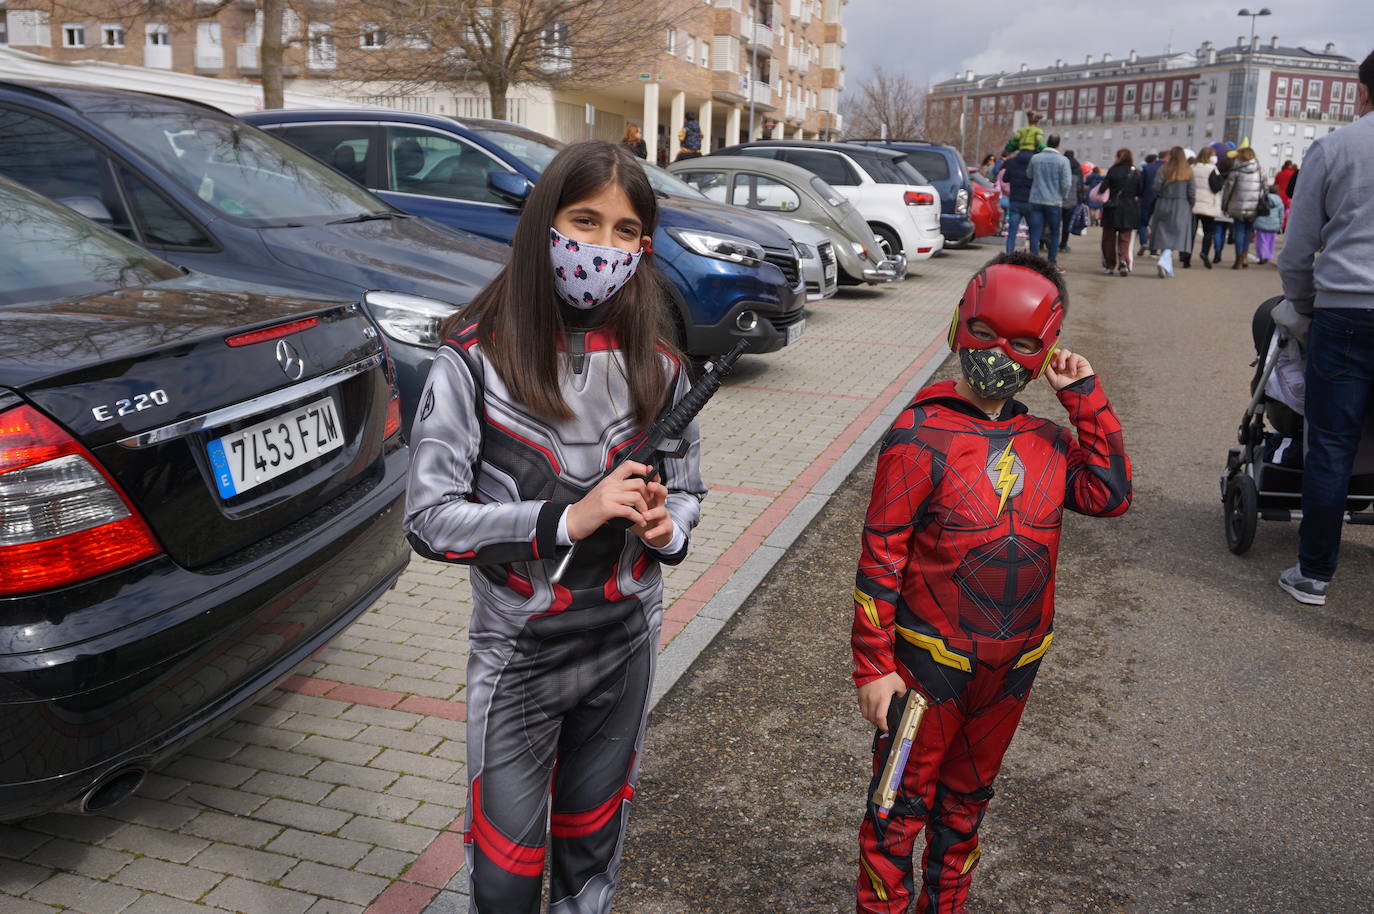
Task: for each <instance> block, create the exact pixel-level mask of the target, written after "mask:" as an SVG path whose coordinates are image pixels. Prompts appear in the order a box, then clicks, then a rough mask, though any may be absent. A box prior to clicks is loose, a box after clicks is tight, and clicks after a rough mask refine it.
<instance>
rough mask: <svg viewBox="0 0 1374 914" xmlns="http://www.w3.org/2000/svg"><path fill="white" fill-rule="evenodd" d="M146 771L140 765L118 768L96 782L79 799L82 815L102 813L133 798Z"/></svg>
mask: <svg viewBox="0 0 1374 914" xmlns="http://www.w3.org/2000/svg"><path fill="white" fill-rule="evenodd" d="M147 774H148V769H147V768H145V767H143V766H142V765H129V766H127V767H124V768H119V769H117V770H115V771H113V772H111V773H109V774H107V775H105V776H104V777H102V778H101V779H100V780H99V781H96V783H95V786H94V787H92V788H91V789H90V790H88V791H86V794H85V796H83V797H82V798H81V802H80V804H79V805H80V807H81V811H82V812H84V813H97V812H104V811H105V810H107V809H109V808H110V807H112V806H114V805H116V804H118V803H122V802H124V801H125V800H127V799H128V798H129V797H131V796H133V794H134V792H135V791H137V790H138V788H139V787H140V786H142V784H143V779H144V777H146V776H147Z"/></svg>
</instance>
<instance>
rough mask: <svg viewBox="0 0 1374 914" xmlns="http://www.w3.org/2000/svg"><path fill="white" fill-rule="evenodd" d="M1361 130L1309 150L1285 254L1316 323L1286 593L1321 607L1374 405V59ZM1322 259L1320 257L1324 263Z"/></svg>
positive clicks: (1287, 279)
mask: <svg viewBox="0 0 1374 914" xmlns="http://www.w3.org/2000/svg"><path fill="white" fill-rule="evenodd" d="M1359 79H1360V84H1359V87H1358V89H1357V90H1356V92H1357V94H1356V108H1357V111H1358V113H1359V115H1360V117H1359V120H1357V121H1355V122H1354V123H1353V124H1349V125H1347V126H1345V127H1342V128H1341V129H1339V130H1337V131H1335V132H1334V133H1328V134H1327V135H1326V136H1323V137H1321V138H1319V139H1318V140H1317V141H1316V142H1315V143H1313V144H1312V146H1311V148H1309V149H1308V150H1307V155H1306V156H1304V158H1303V162H1302V170H1303V172H1304V173H1305V174H1306V175H1307V177H1305V178H1303V179H1302V183H1301V184H1300V185H1299V188H1298V191H1297V192H1296V193H1294V194H1293V208H1292V210H1291V211H1290V212H1289V215H1288V235H1287V238H1286V239H1285V240H1284V245H1283V250H1282V251H1281V252H1280V253H1279V260H1278V266H1279V275H1280V276H1281V277H1282V278H1283V294H1284V297H1285V298H1287V299H1288V300H1289V301H1290V302H1292V303H1293V305H1294V307H1295V308H1296V309H1297V311H1298V312H1299V313H1300V314H1308V315H1311V316H1312V323H1311V327H1310V329H1309V330H1308V333H1307V369H1306V381H1307V395H1306V398H1305V405H1304V412H1305V414H1306V415H1305V416H1304V419H1305V420H1306V425H1307V453H1306V454H1305V455H1304V463H1303V475H1302V526H1301V527H1299V529H1298V563H1297V564H1296V565H1294V566H1293V567H1292V568H1289V569H1287V570H1286V571H1284V572H1283V574H1281V575H1280V576H1279V586H1280V587H1282V588H1283V589H1284V591H1285V592H1287V593H1288V594H1289V596H1291V597H1293V599H1295V600H1297V601H1298V602H1300V603H1308V604H1313V605H1321V604H1323V603H1325V602H1326V591H1327V588H1328V586H1329V585H1330V583H1331V579H1332V577H1334V576H1335V573H1336V563H1337V560H1338V559H1339V557H1340V548H1341V530H1342V527H1343V525H1344V521H1345V510H1346V495H1347V493H1348V490H1349V488H1350V472H1351V469H1352V468H1353V466H1354V462H1355V451H1356V449H1357V448H1358V447H1359V443H1360V435H1361V432H1362V430H1363V429H1364V425H1365V420H1366V417H1367V415H1368V410H1369V407H1370V405H1371V403H1372V402H1374V194H1370V192H1369V188H1371V187H1374V156H1371V155H1370V154H1369V151H1370V150H1371V149H1374V53H1372V54H1370V55H1369V56H1368V57H1366V58H1365V59H1364V62H1363V63H1361V64H1360V69H1359ZM1318 253H1320V254H1321V256H1320V257H1318V256H1317V254H1318Z"/></svg>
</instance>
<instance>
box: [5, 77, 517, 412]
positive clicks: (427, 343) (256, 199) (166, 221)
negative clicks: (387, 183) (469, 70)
mask: <svg viewBox="0 0 1374 914" xmlns="http://www.w3.org/2000/svg"><path fill="white" fill-rule="evenodd" d="M0 175H5V176H7V177H10V178H12V179H14V180H16V181H18V182H20V183H21V184H25V185H27V186H29V187H31V188H33V189H34V190H37V191H38V192H39V193H42V194H44V195H46V196H48V197H52V198H54V199H57V200H59V201H60V202H63V203H66V204H68V205H69V206H71V207H73V208H74V209H76V210H77V211H78V212H80V213H81V214H82V215H85V216H87V217H89V218H91V219H93V220H95V221H96V222H99V223H101V224H102V225H106V226H108V227H110V228H112V229H114V230H115V231H117V232H119V233H120V234H122V235H124V236H125V237H127V238H130V239H132V240H134V241H136V242H138V243H139V244H140V245H142V246H143V247H145V248H147V249H149V250H152V251H156V252H158V253H159V254H160V255H161V256H163V257H165V258H166V259H167V260H170V261H172V262H173V263H175V264H177V265H179V266H183V267H187V268H188V269H192V270H196V271H199V272H203V273H210V274H213V275H217V276H226V277H230V278H233V279H241V280H245V281H249V282H256V283H265V284H270V285H273V286H277V287H280V288H282V289H289V290H294V291H297V292H305V293H307V294H312V295H332V296H339V297H342V298H347V299H350V300H354V301H356V300H359V299H360V298H361V300H362V301H363V303H364V307H365V308H366V310H367V312H368V313H369V314H370V315H371V317H372V319H373V320H374V321H375V322H376V324H377V326H378V327H380V328H381V330H382V332H383V333H384V334H386V337H387V342H388V345H389V347H390V351H391V357H392V359H393V360H394V361H395V363H396V368H397V372H398V383H399V384H400V389H401V401H402V407H403V410H404V413H405V417H406V422H407V425H409V421H410V417H411V416H412V415H413V414H414V411H415V404H416V402H417V400H418V399H419V395H420V389H421V387H422V385H423V384H424V380H425V376H426V375H427V374H428V372H429V362H430V359H431V358H432V357H433V355H434V350H435V349H436V348H437V347H438V345H439V343H440V342H441V340H440V339H439V331H438V328H439V325H440V323H442V321H443V320H444V319H445V318H446V317H448V316H449V315H450V314H452V313H453V312H454V310H456V308H457V307H458V306H461V305H464V304H466V303H467V302H468V301H469V300H470V299H471V298H472V296H473V295H475V294H476V292H477V290H478V289H480V288H481V287H482V286H484V285H485V284H486V283H487V281H488V280H489V279H490V278H491V277H492V276H494V275H495V274H496V272H497V271H498V270H499V269H500V267H501V264H502V262H503V260H504V258H505V257H506V255H507V250H506V249H505V248H503V247H501V246H499V245H494V244H491V243H490V242H487V241H485V240H483V239H480V238H477V237H476V236H472V235H466V234H458V233H455V232H451V231H447V230H445V229H443V228H441V227H439V226H437V225H434V224H432V223H429V222H427V221H425V220H422V219H415V218H412V217H411V216H409V215H407V214H405V213H402V212H400V211H399V210H397V209H395V208H394V207H391V206H388V205H387V204H386V203H384V202H383V201H381V200H379V199H378V198H377V197H376V196H375V195H373V194H371V193H368V192H367V191H366V190H365V189H363V188H361V187H359V186H358V185H357V184H355V183H353V182H352V181H348V180H345V179H343V178H341V177H340V175H339V174H338V172H336V171H334V170H333V169H330V168H322V167H320V165H319V163H318V162H316V161H315V160H314V159H312V158H310V157H309V156H306V155H302V154H301V153H300V151H299V150H297V149H295V148H294V147H293V146H291V145H290V144H288V143H283V142H281V141H280V140H278V139H276V138H274V137H271V136H269V135H267V134H265V133H263V132H262V131H260V130H258V129H256V128H254V127H250V126H248V125H247V124H244V123H242V122H240V121H238V120H235V119H234V118H232V117H230V116H229V115H227V114H225V113H224V112H222V111H220V110H218V109H216V108H213V107H210V106H209V105H202V104H198V103H196V102H189V101H184V100H182V99H174V98H168V97H165V96H160V95H148V94H145V93H141V92H127V91H123V90H117V89H103V88H93V87H89V86H68V85H59V84H37V83H20V82H10V81H0Z"/></svg>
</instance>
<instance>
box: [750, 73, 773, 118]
mask: <svg viewBox="0 0 1374 914" xmlns="http://www.w3.org/2000/svg"><path fill="white" fill-rule="evenodd" d="M744 80H745V81H746V83H747V84H746V85H745V87H744V100H745V101H746V102H748V101H753V103H754V104H755V106H761V107H764V108H767V109H769V110H772V108H773V87H772V86H770V85H768V83H766V82H758V81H753V82H750V81H749V78H748V77H747V76H746V77H744Z"/></svg>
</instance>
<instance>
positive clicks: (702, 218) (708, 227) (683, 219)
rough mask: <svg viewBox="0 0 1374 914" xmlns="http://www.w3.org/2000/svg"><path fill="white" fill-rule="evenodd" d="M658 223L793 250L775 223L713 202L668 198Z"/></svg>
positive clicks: (662, 207)
mask: <svg viewBox="0 0 1374 914" xmlns="http://www.w3.org/2000/svg"><path fill="white" fill-rule="evenodd" d="M778 215H780V216H786V215H787V214H786V213H779V214H778ZM659 221H660V222H661V223H662V224H663V226H664V227H665V228H684V229H698V230H700V231H714V232H722V231H728V232H730V233H731V234H733V235H738V236H739V237H741V238H745V239H748V240H749V241H756V242H758V243H759V244H761V245H763V246H765V247H770V248H782V249H783V250H791V249H792V244H791V237H790V236H789V235H788V234H787V233H786V232H784V231H783V230H782V229H781V228H780V227H779V226H778V225H777V224H776V223H774V222H773V221H772V220H770V219H767V218H765V217H764V216H759V215H756V214H754V213H751V212H749V211H748V210H744V209H740V208H739V207H735V206H726V205H725V204H724V203H717V202H715V201H714V200H706V199H697V198H693V197H678V196H673V197H668V198H667V199H665V200H663V201H662V203H661V204H660V206H659Z"/></svg>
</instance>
